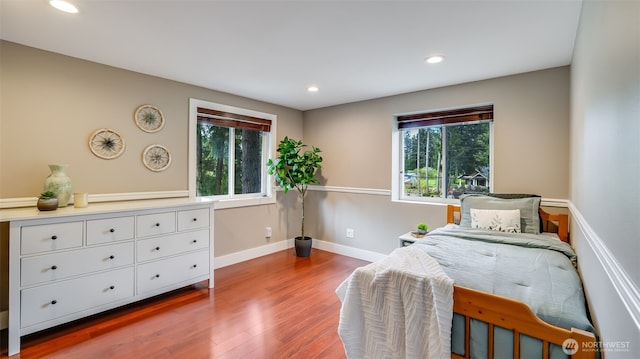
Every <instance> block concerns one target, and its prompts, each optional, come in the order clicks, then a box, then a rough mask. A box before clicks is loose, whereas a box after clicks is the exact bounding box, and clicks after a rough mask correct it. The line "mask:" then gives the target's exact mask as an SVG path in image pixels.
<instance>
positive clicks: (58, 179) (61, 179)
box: [44, 165, 73, 208]
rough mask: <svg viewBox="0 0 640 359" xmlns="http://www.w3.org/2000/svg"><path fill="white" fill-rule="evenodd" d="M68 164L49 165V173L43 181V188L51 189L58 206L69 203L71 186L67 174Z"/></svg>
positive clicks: (64, 205)
mask: <svg viewBox="0 0 640 359" xmlns="http://www.w3.org/2000/svg"><path fill="white" fill-rule="evenodd" d="M68 168H69V166H68V165H49V169H50V170H51V174H50V175H49V177H47V179H46V180H45V181H44V190H45V192H46V191H51V192H53V193H55V194H56V196H57V197H58V208H60V207H66V206H67V205H68V204H69V199H70V198H71V193H72V191H73V188H72V187H71V178H69V176H67V169H68Z"/></svg>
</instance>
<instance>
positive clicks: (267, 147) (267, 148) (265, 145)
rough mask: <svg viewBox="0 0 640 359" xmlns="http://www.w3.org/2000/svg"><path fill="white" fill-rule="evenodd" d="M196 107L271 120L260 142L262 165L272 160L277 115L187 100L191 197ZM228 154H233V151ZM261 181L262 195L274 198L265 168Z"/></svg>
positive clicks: (194, 163)
mask: <svg viewBox="0 0 640 359" xmlns="http://www.w3.org/2000/svg"><path fill="white" fill-rule="evenodd" d="M198 107H206V108H210V109H215V110H219V111H224V112H231V113H236V114H239V115H246V116H253V117H259V118H264V119H269V120H271V130H270V131H269V132H268V136H265V137H266V138H265V139H263V142H262V151H263V159H262V160H263V162H264V163H263V164H264V165H265V166H266V161H267V159H269V158H272V157H273V154H274V153H276V148H277V147H276V146H277V141H276V139H275V138H276V134H277V133H278V116H277V115H274V114H271V113H266V112H261V111H255V110H249V109H245V108H240V107H235V106H230V105H224V104H220V103H215V102H210V101H205V100H199V99H195V98H189V160H188V161H189V166H188V175H187V177H188V179H187V180H188V186H189V194H190V195H191V196H196V169H197V163H196V162H197V158H196V157H197V153H196V142H197V141H196V140H197V139H196V128H197V123H198ZM231 145H232V144H231V143H230V146H231ZM229 153H233V151H231V152H229ZM230 163H233V162H230ZM232 172H233V171H229V175H230V176H231V175H233V173H232ZM261 179H262V181H263V182H262V184H263V187H264V191H265V193H264V194H265V195H266V196H265V197H275V192H274V190H273V187H274V186H273V181H272V179H271V176H269V175H268V174H267V170H266V167H265V170H264V171H262V178H261ZM232 193H233V192H232ZM256 198H257V197H256ZM243 203H245V204H246V202H239V204H236V205H232V206H230V207H239V206H242V204H243ZM267 203H275V198H274V199H273V200H272V201H270V202H267ZM247 205H251V204H247Z"/></svg>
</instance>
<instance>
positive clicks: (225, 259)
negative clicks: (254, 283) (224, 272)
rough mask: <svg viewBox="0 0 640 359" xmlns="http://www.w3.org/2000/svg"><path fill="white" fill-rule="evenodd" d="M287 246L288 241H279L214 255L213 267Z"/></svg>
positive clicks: (283, 248) (264, 254)
mask: <svg viewBox="0 0 640 359" xmlns="http://www.w3.org/2000/svg"><path fill="white" fill-rule="evenodd" d="M287 248H289V243H288V241H279V242H275V243H271V244H267V245H264V246H260V247H254V248H250V249H247V250H244V251H240V252H235V253H231V254H227V255H224V256H220V257H215V258H214V260H213V263H214V268H215V269H218V268H222V267H226V266H230V265H232V264H236V263H240V262H245V261H248V260H251V259H254V258H258V257H262V256H266V255H267V254H272V253H275V252H280V251H283V250H285V249H287Z"/></svg>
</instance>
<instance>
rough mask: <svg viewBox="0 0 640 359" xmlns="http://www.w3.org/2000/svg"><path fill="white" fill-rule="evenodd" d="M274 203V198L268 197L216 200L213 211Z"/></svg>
mask: <svg viewBox="0 0 640 359" xmlns="http://www.w3.org/2000/svg"><path fill="white" fill-rule="evenodd" d="M274 203H276V199H275V196H268V197H251V198H233V199H217V200H216V202H215V204H214V207H213V208H214V209H227V208H239V207H250V206H261V205H265V204H274Z"/></svg>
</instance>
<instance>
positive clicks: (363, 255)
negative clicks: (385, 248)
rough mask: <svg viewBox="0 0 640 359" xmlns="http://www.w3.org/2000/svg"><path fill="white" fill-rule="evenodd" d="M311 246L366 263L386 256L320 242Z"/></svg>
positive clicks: (316, 241)
mask: <svg viewBox="0 0 640 359" xmlns="http://www.w3.org/2000/svg"><path fill="white" fill-rule="evenodd" d="M313 245H314V247H315V248H318V249H321V250H323V251H327V252H332V253H336V254H340V255H343V256H347V257H352V258H356V259H362V260H364V261H368V262H375V261H377V260H380V259H382V258H384V257H386V256H387V255H388V254H383V253H378V252H373V251H368V250H366V249H359V248H354V247H349V246H345V245H342V244H337V243H333V242H326V241H321V240H314V242H313Z"/></svg>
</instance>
